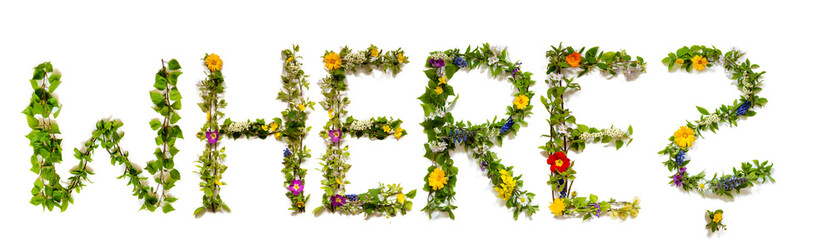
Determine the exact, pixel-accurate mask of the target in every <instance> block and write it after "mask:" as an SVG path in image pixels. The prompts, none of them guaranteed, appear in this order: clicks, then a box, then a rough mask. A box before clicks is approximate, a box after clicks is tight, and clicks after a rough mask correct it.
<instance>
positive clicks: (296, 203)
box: [295, 201, 304, 208]
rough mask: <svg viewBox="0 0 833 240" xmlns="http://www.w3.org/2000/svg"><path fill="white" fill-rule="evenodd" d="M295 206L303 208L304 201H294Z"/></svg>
mask: <svg viewBox="0 0 833 240" xmlns="http://www.w3.org/2000/svg"><path fill="white" fill-rule="evenodd" d="M295 206H298V207H299V208H303V207H304V202H301V201H298V202H295Z"/></svg>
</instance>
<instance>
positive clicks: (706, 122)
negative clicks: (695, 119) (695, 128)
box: [700, 114, 720, 126]
mask: <svg viewBox="0 0 833 240" xmlns="http://www.w3.org/2000/svg"><path fill="white" fill-rule="evenodd" d="M719 120H720V117H718V116H717V115H716V114H712V115H709V116H706V117H705V118H704V119H703V121H701V122H700V126H709V125H711V124H712V123H715V122H717V121H719Z"/></svg>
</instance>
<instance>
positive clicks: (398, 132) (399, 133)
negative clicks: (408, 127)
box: [393, 127, 402, 139]
mask: <svg viewBox="0 0 833 240" xmlns="http://www.w3.org/2000/svg"><path fill="white" fill-rule="evenodd" d="M393 136H394V137H396V139H399V138H401V137H402V128H400V127H398V128H396V129H394V130H393Z"/></svg>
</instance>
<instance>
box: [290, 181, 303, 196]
mask: <svg viewBox="0 0 833 240" xmlns="http://www.w3.org/2000/svg"><path fill="white" fill-rule="evenodd" d="M288 188H289V191H290V192H292V194H293V195H298V194H301V193H302V192H304V183H302V182H301V180H298V179H294V180H292V182H291V183H289V187H288Z"/></svg>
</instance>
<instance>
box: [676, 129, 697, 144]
mask: <svg viewBox="0 0 833 240" xmlns="http://www.w3.org/2000/svg"><path fill="white" fill-rule="evenodd" d="M694 140H695V139H694V130H691V128H688V127H686V126H681V127H680V129H678V130H677V131H676V132H674V142H676V143H677V145H678V146H680V147H684V148H687V147H691V145H692V144H694Z"/></svg>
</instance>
